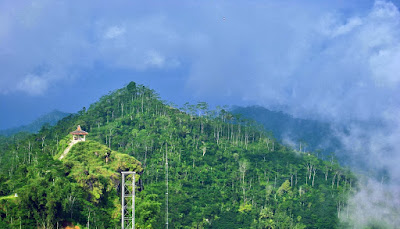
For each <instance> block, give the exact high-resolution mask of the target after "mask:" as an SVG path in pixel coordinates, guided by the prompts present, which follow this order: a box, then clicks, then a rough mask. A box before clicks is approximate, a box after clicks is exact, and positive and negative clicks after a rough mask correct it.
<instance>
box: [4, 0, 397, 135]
mask: <svg viewBox="0 0 400 229" xmlns="http://www.w3.org/2000/svg"><path fill="white" fill-rule="evenodd" d="M0 10H1V12H2V13H1V14H0V41H1V44H0V64H1V69H0V75H1V77H0V101H1V108H2V110H6V111H7V112H2V114H1V119H0V120H1V123H0V128H7V127H12V126H18V125H20V124H23V123H27V122H29V121H31V120H33V119H34V118H36V117H38V116H39V115H41V114H43V113H46V112H49V111H51V110H53V109H59V110H62V111H66V112H76V111H77V110H79V109H81V108H82V107H83V106H88V105H89V104H90V103H92V102H94V101H96V100H97V99H98V98H99V97H100V96H101V95H104V94H105V93H107V92H108V91H110V90H114V89H116V88H120V87H122V86H124V85H126V84H127V83H128V82H129V81H131V80H134V81H136V82H138V83H141V84H145V85H147V86H149V87H151V88H153V89H155V90H157V91H158V92H159V93H160V94H161V96H162V98H163V99H165V100H168V101H171V102H173V103H175V104H178V105H179V104H181V103H183V102H186V101H190V102H196V101H207V102H209V103H211V104H214V105H216V104H221V105H225V104H228V105H232V104H238V105H247V104H259V105H263V106H266V107H272V108H279V109H283V110H285V111H286V112H289V113H292V114H294V115H297V116H310V115H314V116H318V118H322V119H325V118H330V119H332V118H333V119H342V118H346V117H347V118H349V117H351V118H359V117H358V116H360V117H361V116H363V115H364V116H365V117H361V118H369V117H370V116H371V115H373V114H371V111H370V110H368V111H364V109H365V107H366V106H367V105H366V104H362V103H365V101H366V100H364V99H363V98H360V97H362V96H363V93H365V92H363V91H362V90H357V92H355V93H356V95H355V96H358V97H357V98H355V100H357V101H353V99H352V100H351V101H349V102H346V103H340V104H338V102H337V101H338V99H339V98H340V99H342V96H345V97H353V96H354V95H353V93H352V92H351V91H353V89H354V87H355V86H354V85H356V86H357V85H365V88H368V87H373V88H372V89H373V90H377V93H376V94H379V95H378V96H382V97H386V96H387V93H385V92H382V91H383V90H381V89H382V88H378V89H377V88H376V83H382V84H386V83H389V84H392V83H395V84H396V86H398V84H397V83H398V82H397V80H394V82H392V81H393V80H392V78H395V77H393V76H391V75H390V74H387V73H384V74H385V78H384V79H383V81H385V82H372V81H373V80H376V78H374V77H375V76H373V74H374V73H373V72H371V71H369V70H368V69H367V70H365V69H364V67H365V66H364V64H365V62H367V61H369V59H371V58H372V57H373V56H374V54H373V52H374V50H375V51H377V50H380V49H384V50H389V49H391V48H392V47H394V46H396V45H398V43H399V40H398V37H399V36H397V35H399V34H398V32H399V31H400V29H399V25H398V20H399V18H398V9H397V8H396V7H395V5H394V4H393V3H392V2H376V3H375V2H373V1H352V2H348V1H330V2H327V1H302V2H300V1H233V2H232V1H185V3H182V2H180V1H168V3H159V2H156V1H149V2H147V3H146V4H143V3H142V2H140V1H114V2H113V3H112V4H110V3H109V2H107V1H85V2H82V1H50V0H37V1H18V2H15V1H2V3H0ZM379 11H383V12H382V15H380V16H379V15H375V16H374V14H376V13H378V12H379ZM391 14H395V15H391ZM375 25H376V26H377V27H378V28H380V27H381V28H382V31H375V32H374V31H373V29H371V28H372V27H374V26H375ZM371 30H372V31H371ZM370 33H373V35H372V36H376V44H368V41H367V40H368V39H369V37H370V35H371V34H370ZM396 36H397V37H396ZM385 39H386V40H385ZM349 48H350V50H349ZM359 50H361V51H364V53H361V54H360V55H359V53H357V52H358V51H359ZM387 55H388V56H389V57H388V58H390V56H391V55H395V54H393V53H389V54H387ZM375 56H376V55H375ZM397 57H398V56H397ZM383 58H384V57H382V58H381V57H379V58H377V60H376V61H375V62H377V64H378V63H379V61H383V60H381V59H383ZM371 65H373V63H372V64H371ZM338 67H339V69H338ZM391 67H392V68H396V67H395V66H394V64H392V66H391ZM395 70H397V69H395ZM379 71H385V70H384V69H380V70H379ZM354 74H358V75H356V76H355V75H354ZM380 80H381V79H378V81H380ZM364 81H365V82H364ZM386 81H387V82H386ZM384 87H386V86H384ZM385 89H386V88H385ZM391 89H393V88H391ZM395 89H398V87H397V88H395ZM77 91H78V92H79V93H77ZM326 92H328V93H326ZM357 93H358V94H357ZM388 93H391V92H388ZM367 102H369V100H368V101H367ZM395 102H397V101H395ZM354 103H357V104H358V103H360V104H361V105H360V106H364V107H363V108H362V112H359V111H355V110H354V109H352V107H353V105H354ZM368 106H369V104H368ZM374 106H378V107H379V106H380V104H379V102H378V104H375V105H374ZM349 108H350V109H351V110H350V111H348V112H346V114H342V113H341V112H342V110H344V109H349ZM374 108H375V107H374Z"/></svg>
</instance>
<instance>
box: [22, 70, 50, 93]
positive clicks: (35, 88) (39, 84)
mask: <svg viewBox="0 0 400 229" xmlns="http://www.w3.org/2000/svg"><path fill="white" fill-rule="evenodd" d="M48 86H49V83H48V80H47V79H45V78H43V77H40V76H36V75H27V76H25V77H24V78H23V79H22V81H21V82H19V83H18V85H17V89H18V90H20V91H23V92H25V93H27V94H29V95H34V96H37V95H43V93H44V92H45V91H46V90H47V88H48Z"/></svg>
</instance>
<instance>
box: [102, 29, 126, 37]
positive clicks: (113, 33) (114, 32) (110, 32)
mask: <svg viewBox="0 0 400 229" xmlns="http://www.w3.org/2000/svg"><path fill="white" fill-rule="evenodd" d="M125 32H126V31H125V28H124V27H122V26H111V27H109V28H108V29H107V31H106V32H105V34H104V37H105V38H106V39H114V38H117V37H119V36H123V35H124V34H125Z"/></svg>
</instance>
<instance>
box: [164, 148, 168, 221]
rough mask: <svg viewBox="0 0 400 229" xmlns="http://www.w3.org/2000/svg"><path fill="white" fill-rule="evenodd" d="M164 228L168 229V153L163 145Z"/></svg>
mask: <svg viewBox="0 0 400 229" xmlns="http://www.w3.org/2000/svg"><path fill="white" fill-rule="evenodd" d="M165 186H166V193H165V226H166V228H167V229H168V151H167V145H165Z"/></svg>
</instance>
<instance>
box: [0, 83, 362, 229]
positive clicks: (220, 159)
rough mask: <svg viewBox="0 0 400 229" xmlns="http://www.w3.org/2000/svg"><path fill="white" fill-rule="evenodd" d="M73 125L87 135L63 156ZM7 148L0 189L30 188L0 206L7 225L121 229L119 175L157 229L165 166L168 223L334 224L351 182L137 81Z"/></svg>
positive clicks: (142, 224)
mask: <svg viewBox="0 0 400 229" xmlns="http://www.w3.org/2000/svg"><path fill="white" fill-rule="evenodd" d="M78 124H79V125H81V127H82V128H83V129H84V130H86V131H88V132H89V136H88V139H89V140H88V141H87V142H84V143H78V144H76V145H74V146H73V147H72V149H71V151H70V152H69V153H68V155H67V157H66V158H64V159H63V160H62V161H61V162H60V161H58V157H59V155H60V154H61V153H62V151H63V150H64V149H65V148H66V145H67V144H68V141H69V140H68V139H69V138H71V137H70V136H68V133H69V132H71V131H73V130H74V129H75V128H76V126H77V125H78ZM0 147H1V151H0V152H1V154H0V159H1V161H0V165H1V167H0V172H1V174H2V175H1V176H2V177H1V176H0V188H1V190H0V192H1V193H2V195H4V196H8V195H11V194H12V193H13V192H16V191H17V192H20V193H24V194H21V197H20V198H17V200H16V201H15V200H13V201H8V200H0V201H3V202H0V204H1V203H2V204H1V205H0V216H1V218H0V222H6V223H8V224H10V225H13V226H12V227H17V226H19V224H20V223H21V224H22V225H23V226H24V227H43V228H44V227H46V228H47V227H49V228H51V227H55V225H56V224H57V223H58V222H59V223H61V222H63V221H68V222H75V223H79V224H81V225H86V224H87V222H89V223H90V225H91V226H92V225H93V226H95V227H98V228H108V227H119V220H118V219H119V217H120V213H119V212H120V209H121V206H120V204H119V203H120V199H119V198H120V197H119V196H120V189H119V187H118V184H119V183H118V182H119V180H120V175H119V172H121V171H126V170H135V171H137V172H138V175H140V176H138V177H137V178H138V183H137V186H138V193H137V200H138V201H137V215H136V216H137V221H136V227H137V228H162V227H164V226H165V223H166V219H167V215H166V212H167V211H166V210H167V208H166V195H165V193H166V175H167V174H166V171H167V165H168V181H169V185H168V188H169V191H168V198H169V202H168V213H169V214H168V224H169V226H171V228H335V227H337V226H338V225H339V219H338V215H339V216H340V214H338V211H340V209H344V208H345V205H346V200H347V195H348V193H349V190H351V189H352V188H353V187H354V183H355V178H354V175H353V174H351V173H350V172H349V171H348V170H346V169H343V168H341V167H340V166H339V165H338V164H337V163H336V162H335V161H323V160H321V159H318V158H317V157H315V156H313V155H310V154H309V153H302V152H301V153H299V152H297V151H294V150H293V149H291V148H288V147H286V146H283V145H281V144H279V143H278V142H277V141H276V140H274V139H273V138H271V137H270V134H268V133H266V132H265V131H264V130H263V128H262V127H261V126H260V125H258V124H257V123H255V122H253V121H251V120H246V119H243V118H240V117H239V116H238V115H235V114H231V113H229V112H227V111H226V110H225V109H223V108H220V107H218V108H217V110H215V111H211V110H208V105H207V104H206V103H204V102H203V103H198V104H197V105H190V104H185V105H184V107H182V108H180V109H177V108H175V107H173V106H171V105H167V104H166V103H165V102H162V101H160V99H159V98H158V95H157V94H156V93H155V92H154V91H152V90H150V89H148V88H146V87H144V86H142V85H136V84H135V83H133V82H132V83H130V84H128V86H127V87H125V88H122V89H119V90H116V91H114V92H112V93H110V94H108V95H106V96H103V97H102V98H101V99H100V100H99V101H98V102H96V103H94V104H92V105H91V106H90V107H89V109H86V108H85V109H82V110H81V111H80V112H78V114H77V115H71V116H68V117H66V118H64V119H62V120H61V121H60V122H59V123H58V124H57V125H56V126H54V127H45V128H42V130H41V131H40V132H39V133H38V134H32V135H27V136H25V137H22V138H15V137H12V138H7V139H3V140H2V141H1V142H0ZM106 157H108V159H107V160H108V161H107V162H106ZM133 157H135V158H136V159H137V160H139V161H140V162H141V163H139V162H137V161H136V160H135V159H134V158H133ZM33 190H34V193H33ZM6 212H7V213H6ZM35 212H37V213H35ZM339 213H340V212H339ZM18 220H19V221H18Z"/></svg>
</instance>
